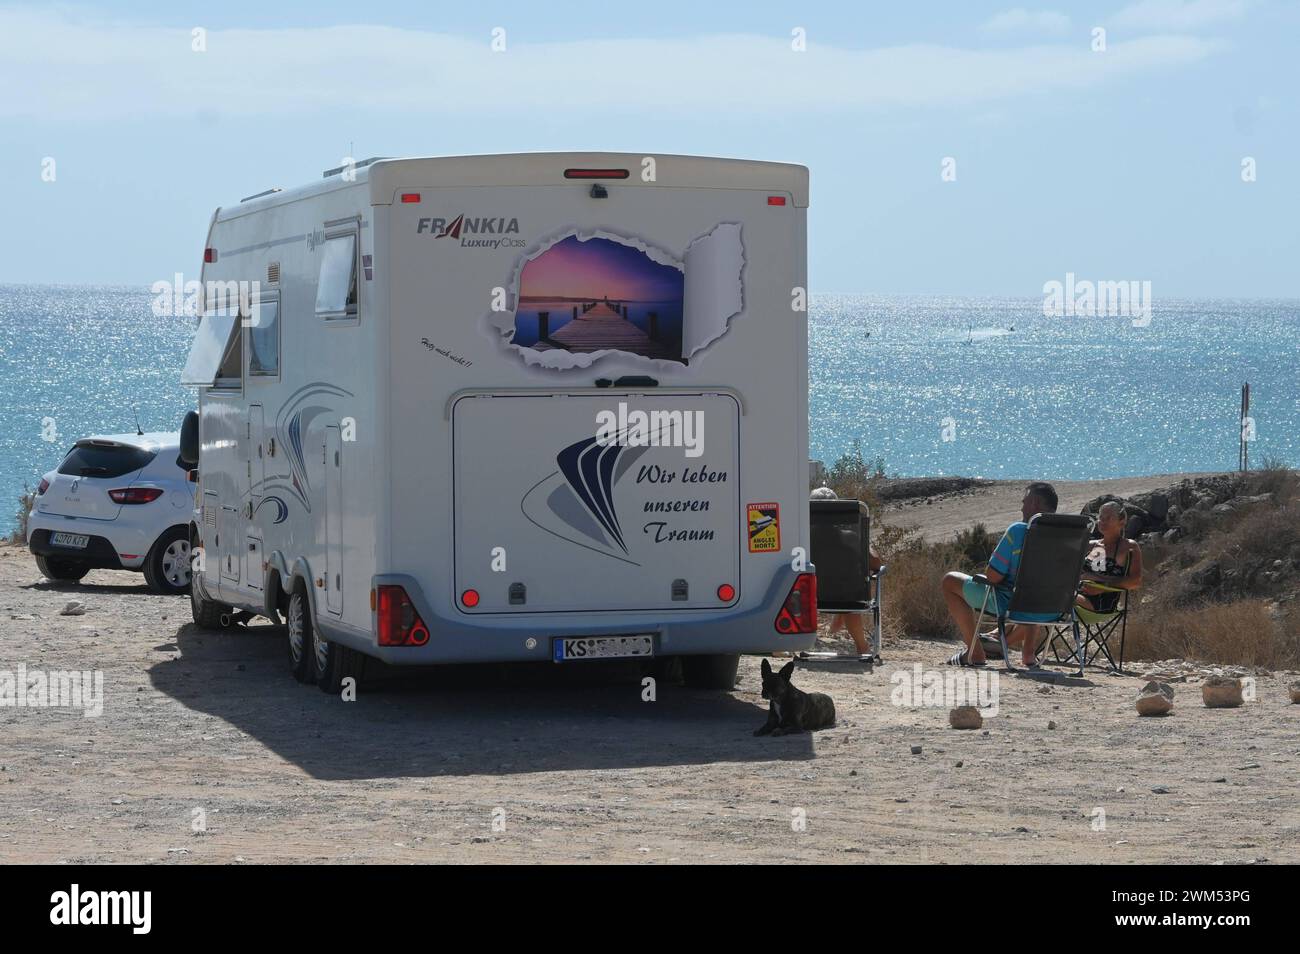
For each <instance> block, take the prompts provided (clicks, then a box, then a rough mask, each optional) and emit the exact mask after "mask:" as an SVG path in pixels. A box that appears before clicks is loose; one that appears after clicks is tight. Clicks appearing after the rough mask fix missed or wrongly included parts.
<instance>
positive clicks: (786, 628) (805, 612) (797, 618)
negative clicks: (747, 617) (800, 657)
mask: <svg viewBox="0 0 1300 954" xmlns="http://www.w3.org/2000/svg"><path fill="white" fill-rule="evenodd" d="M774 625H775V626H776V631H777V632H778V633H781V634H783V635H787V636H789V635H794V634H795V633H815V632H817V577H816V575H815V574H813V573H800V574H799V576H798V577H796V579H795V581H794V585H793V586H791V587H790V595H789V596H787V597H786V598H785V605H784V606H782V607H781V612H780V613H778V614H777V617H776V620H775V623H774Z"/></svg>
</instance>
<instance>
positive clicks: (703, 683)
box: [682, 654, 740, 692]
mask: <svg viewBox="0 0 1300 954" xmlns="http://www.w3.org/2000/svg"><path fill="white" fill-rule="evenodd" d="M739 666H740V657H739V656H736V655H731V654H722V655H716V656H683V657H682V680H683V681H684V682H685V683H686V686H687V688H688V689H720V690H722V691H723V692H730V691H731V690H732V689H734V688H736V670H737V669H738V668H739Z"/></svg>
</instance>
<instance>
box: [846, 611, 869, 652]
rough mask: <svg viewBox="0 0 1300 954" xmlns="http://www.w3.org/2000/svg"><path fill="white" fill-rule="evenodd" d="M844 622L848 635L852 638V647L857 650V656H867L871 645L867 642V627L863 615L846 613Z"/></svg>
mask: <svg viewBox="0 0 1300 954" xmlns="http://www.w3.org/2000/svg"><path fill="white" fill-rule="evenodd" d="M845 621H846V622H847V623H848V630H849V635H850V636H852V637H853V645H854V646H856V647H857V648H858V655H859V656H866V655H868V654H869V653H870V652H871V644H870V643H868V642H867V627H866V620H865V618H864V614H862V613H846V614H845Z"/></svg>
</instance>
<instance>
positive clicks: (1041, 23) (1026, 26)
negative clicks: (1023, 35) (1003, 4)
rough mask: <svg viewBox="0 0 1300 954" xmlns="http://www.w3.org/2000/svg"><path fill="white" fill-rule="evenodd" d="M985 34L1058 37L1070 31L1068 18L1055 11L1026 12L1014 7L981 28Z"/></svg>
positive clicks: (1023, 9) (997, 15) (1021, 8)
mask: <svg viewBox="0 0 1300 954" xmlns="http://www.w3.org/2000/svg"><path fill="white" fill-rule="evenodd" d="M980 29H981V30H983V31H985V32H986V33H1019V32H1022V31H1027V32H1032V33H1050V34H1053V35H1060V34H1062V33H1065V32H1066V31H1067V30H1069V29H1070V18H1069V17H1067V16H1066V15H1065V14H1064V13H1057V12H1056V11H1055V10H1026V9H1025V8H1024V7H1016V8H1015V9H1014V10H1003V11H1002V12H1001V13H999V14H996V15H995V16H994V17H992V19H990V20H988V21H987V22H986V23H984V24H983V25H982V26H981V27H980Z"/></svg>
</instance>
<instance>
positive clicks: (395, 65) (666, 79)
mask: <svg viewBox="0 0 1300 954" xmlns="http://www.w3.org/2000/svg"><path fill="white" fill-rule="evenodd" d="M206 39H207V52H203V53H198V52H193V51H192V50H191V35H190V30H189V29H177V28H166V27H155V26H138V25H131V24H124V23H108V22H93V23H92V22H87V21H85V20H77V19H74V18H73V17H72V16H71V15H69V14H66V13H48V12H45V11H34V10H31V9H27V8H12V7H10V8H0V89H5V90H8V92H7V93H6V94H5V95H3V96H0V118H21V117H35V118H40V119H46V120H48V119H54V120H56V121H66V120H81V119H85V120H109V121H111V120H118V119H129V120H141V119H144V120H151V119H154V118H158V119H175V118H194V117H196V116H197V117H200V118H203V117H208V118H213V117H222V118H227V119H232V120H238V119H239V118H241V117H269V116H282V117H295V118H299V117H302V116H305V115H310V116H322V117H328V116H330V115H337V116H343V117H345V116H347V115H348V114H349V113H350V112H354V111H355V112H368V113H369V112H373V113H390V114H391V113H394V112H398V111H401V112H402V113H403V114H404V115H407V116H412V117H416V116H418V117H423V118H430V119H436V118H438V117H440V116H445V115H448V114H460V115H466V114H476V113H477V114H480V115H482V116H483V118H484V121H485V122H498V121H507V120H508V119H509V118H511V117H513V116H517V115H519V114H521V113H534V114H535V113H538V112H540V113H542V114H544V113H545V112H546V111H547V110H551V111H556V110H567V111H570V112H572V111H574V110H580V111H581V112H582V113H583V114H584V115H590V114H592V113H594V112H596V111H598V110H619V111H635V110H646V111H654V112H656V113H660V114H675V115H681V114H685V115H709V114H716V113H720V112H729V113H736V114H745V115H754V116H765V117H771V116H773V115H778V114H781V115H786V116H790V117H792V119H793V118H797V116H798V115H800V114H802V113H805V112H819V111H821V112H829V111H843V110H854V109H891V108H916V107H927V108H945V107H949V108H951V107H965V106H968V105H971V104H994V103H996V102H999V101H1003V100H1007V99H1010V98H1013V97H1016V96H1020V95H1024V94H1027V93H1031V92H1041V91H1051V90H1059V89H1082V88H1090V87H1097V86H1102V85H1104V84H1107V83H1113V82H1118V81H1121V80H1123V79H1125V78H1127V77H1132V76H1139V75H1144V74H1149V73H1153V72H1158V71H1162V70H1170V69H1176V68H1178V67H1181V66H1185V65H1187V64H1189V63H1194V62H1197V61H1200V60H1202V59H1204V58H1206V57H1207V56H1210V55H1212V54H1213V53H1214V52H1215V50H1216V49H1217V45H1216V43H1215V42H1214V41H1212V40H1208V39H1202V38H1196V37H1190V36H1146V37H1140V38H1135V39H1132V40H1129V41H1125V42H1118V43H1116V42H1112V43H1111V44H1110V46H1109V49H1108V51H1107V52H1106V53H1105V54H1096V53H1093V52H1091V51H1090V50H1089V49H1088V45H1087V43H1086V42H1078V43H1062V44H1056V45H1038V46H1027V47H1019V48H1003V49H987V50H970V49H958V48H954V47H948V46H938V45H926V44H916V45H908V46H895V47H884V48H879V49H869V50H856V49H845V48H837V47H834V46H829V45H824V44H820V43H816V42H813V43H810V45H809V48H808V50H807V52H802V53H796V52H793V51H792V50H791V48H790V43H789V39H788V37H784V36H759V35H752V34H725V35H716V36H696V37H678V38H660V39H583V40H573V41H565V42H545V43H528V42H525V41H524V40H521V39H519V40H517V39H515V38H514V37H512V36H508V37H507V50H506V52H502V53H494V52H492V51H491V49H490V43H489V40H490V37H488V36H487V35H486V33H485V35H484V36H482V37H474V38H466V37H464V36H453V35H449V34H443V33H432V32H426V31H417V30H407V29H397V28H393V27H384V26H332V27H312V28H280V29H262V30H248V29H231V30H213V31H210V32H209V33H208V34H207V38H206ZM814 40H815V38H814ZM19 90H21V93H18V92H17V91H19Z"/></svg>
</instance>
